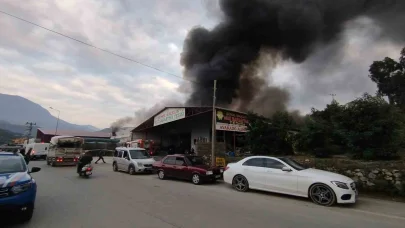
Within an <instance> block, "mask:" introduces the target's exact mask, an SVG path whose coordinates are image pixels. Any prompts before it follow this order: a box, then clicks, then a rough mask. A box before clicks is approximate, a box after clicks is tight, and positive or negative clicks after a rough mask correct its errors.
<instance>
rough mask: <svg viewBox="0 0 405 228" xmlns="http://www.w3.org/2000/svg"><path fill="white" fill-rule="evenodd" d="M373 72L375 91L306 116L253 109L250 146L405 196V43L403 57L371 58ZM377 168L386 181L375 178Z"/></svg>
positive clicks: (257, 150) (370, 187)
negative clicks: (268, 113) (266, 114)
mask: <svg viewBox="0 0 405 228" xmlns="http://www.w3.org/2000/svg"><path fill="white" fill-rule="evenodd" d="M369 77H370V79H371V80H372V81H373V82H375V83H376V85H377V88H378V92H377V93H376V94H375V95H372V94H367V93H365V94H364V95H363V96H361V97H359V98H357V99H354V100H353V101H351V102H348V103H347V104H340V103H339V102H338V101H337V100H333V101H332V102H331V103H330V104H328V105H327V106H326V107H325V108H324V109H323V110H317V109H314V108H313V109H312V111H311V113H310V114H308V115H306V116H305V117H303V118H296V117H295V116H293V115H291V114H290V113H288V112H277V113H275V114H274V115H273V116H272V117H271V118H264V117H262V116H258V115H256V114H255V113H250V114H249V120H250V121H251V122H250V123H251V125H250V129H249V130H250V131H249V132H248V136H247V145H248V148H246V150H249V151H251V153H252V154H255V155H283V156H286V155H291V156H300V158H301V161H302V162H304V163H305V162H307V163H308V165H310V166H312V167H316V168H321V169H327V170H328V169H330V170H335V171H338V172H340V173H342V174H345V175H348V176H351V177H358V178H357V179H358V183H359V185H360V186H364V187H365V189H367V190H371V191H373V190H375V191H377V190H378V192H384V193H387V194H390V195H398V196H405V178H403V173H404V172H405V162H404V157H403V152H404V148H405V48H404V49H403V50H402V52H401V57H400V59H399V61H395V60H393V59H391V58H389V57H386V58H385V59H383V60H381V61H375V62H374V63H372V64H371V66H370V69H369ZM302 156H304V158H303V157H302ZM336 159H340V160H341V161H339V162H337V163H336ZM314 161H315V162H314ZM383 161H384V162H383ZM348 164H351V166H350V167H349V166H347V165H348ZM371 164H372V165H371ZM389 169H392V170H391V171H389ZM354 170H356V172H355V171H354ZM370 172H371V173H373V175H371V174H370ZM348 173H353V175H351V174H350V175H349V174H348ZM378 173H382V175H381V178H382V179H383V180H385V181H384V184H377V183H378V181H374V179H375V178H374V176H376V175H374V174H378ZM394 176H395V178H392V177H394ZM371 177H373V178H371ZM371 179H373V180H371ZM372 181H373V182H372ZM377 185H379V186H377ZM382 185H384V186H382Z"/></svg>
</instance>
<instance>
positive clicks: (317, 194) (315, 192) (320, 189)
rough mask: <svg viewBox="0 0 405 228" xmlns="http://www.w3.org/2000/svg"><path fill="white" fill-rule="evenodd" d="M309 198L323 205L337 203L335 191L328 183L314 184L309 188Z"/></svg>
mask: <svg viewBox="0 0 405 228" xmlns="http://www.w3.org/2000/svg"><path fill="white" fill-rule="evenodd" d="M309 198H311V200H312V202H314V203H316V204H319V205H322V206H327V207H329V206H332V205H333V204H335V203H336V195H335V192H334V191H333V190H332V189H331V188H330V187H329V186H327V185H326V184H314V185H312V186H311V187H310V188H309Z"/></svg>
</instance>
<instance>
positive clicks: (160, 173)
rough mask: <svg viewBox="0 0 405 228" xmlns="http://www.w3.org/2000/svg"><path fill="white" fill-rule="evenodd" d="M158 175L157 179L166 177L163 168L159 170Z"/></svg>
mask: <svg viewBox="0 0 405 228" xmlns="http://www.w3.org/2000/svg"><path fill="white" fill-rule="evenodd" d="M158 177H159V179H161V180H164V179H165V178H166V175H165V172H164V171H163V170H159V172H158Z"/></svg>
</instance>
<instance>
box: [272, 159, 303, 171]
mask: <svg viewBox="0 0 405 228" xmlns="http://www.w3.org/2000/svg"><path fill="white" fill-rule="evenodd" d="M279 159H280V160H281V161H283V162H285V163H287V164H288V165H289V166H291V167H293V168H294V169H295V170H297V171H300V170H304V169H307V168H305V167H304V166H303V165H301V164H300V163H298V162H296V161H294V160H292V159H290V158H279Z"/></svg>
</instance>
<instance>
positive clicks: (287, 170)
mask: <svg viewBox="0 0 405 228" xmlns="http://www.w3.org/2000/svg"><path fill="white" fill-rule="evenodd" d="M281 170H282V171H284V172H291V171H292V170H291V169H290V168H288V167H287V166H284V167H283V168H281Z"/></svg>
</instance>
